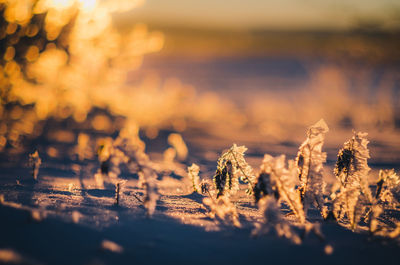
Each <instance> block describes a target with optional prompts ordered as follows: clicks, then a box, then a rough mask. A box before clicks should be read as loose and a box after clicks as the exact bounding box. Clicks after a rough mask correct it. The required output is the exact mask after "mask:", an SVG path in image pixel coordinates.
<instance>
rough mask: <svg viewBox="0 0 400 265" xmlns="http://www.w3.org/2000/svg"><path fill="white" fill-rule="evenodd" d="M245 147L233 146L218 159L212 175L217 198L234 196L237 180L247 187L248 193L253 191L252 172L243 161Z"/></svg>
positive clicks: (237, 186)
mask: <svg viewBox="0 0 400 265" xmlns="http://www.w3.org/2000/svg"><path fill="white" fill-rule="evenodd" d="M246 150H247V148H246V147H245V146H237V145H236V144H233V146H232V147H231V148H230V149H229V150H228V151H226V152H225V153H223V154H222V156H221V157H220V158H219V159H218V165H217V170H216V172H215V175H214V185H215V188H216V190H217V191H218V193H217V198H218V197H220V196H222V195H225V194H227V195H231V194H235V193H236V192H237V191H238V190H239V179H240V180H242V181H243V182H245V183H247V184H248V185H249V188H248V190H247V191H248V193H250V192H251V191H252V190H253V185H254V184H253V183H254V179H255V176H254V172H253V169H252V168H251V166H250V165H249V164H247V162H246V160H245V159H244V152H246Z"/></svg>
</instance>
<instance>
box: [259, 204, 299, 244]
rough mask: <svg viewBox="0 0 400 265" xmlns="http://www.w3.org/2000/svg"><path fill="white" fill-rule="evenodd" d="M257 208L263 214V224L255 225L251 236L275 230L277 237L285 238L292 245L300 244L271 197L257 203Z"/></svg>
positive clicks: (297, 236) (296, 235)
mask: <svg viewBox="0 0 400 265" xmlns="http://www.w3.org/2000/svg"><path fill="white" fill-rule="evenodd" d="M258 208H259V209H260V211H261V212H262V213H263V217H264V222H263V223H256V224H255V228H254V230H253V231H252V235H253V236H257V235H262V234H267V233H269V232H270V231H271V230H275V232H276V234H277V235H278V236H279V237H285V238H287V239H289V240H290V241H292V242H293V243H294V244H300V243H301V238H300V236H299V235H298V234H297V233H296V231H294V229H293V227H292V226H291V225H290V223H289V222H288V221H287V220H286V219H284V218H283V216H282V213H281V211H280V208H279V204H278V202H277V201H276V200H275V198H273V197H272V196H266V197H264V198H262V199H260V201H259V202H258Z"/></svg>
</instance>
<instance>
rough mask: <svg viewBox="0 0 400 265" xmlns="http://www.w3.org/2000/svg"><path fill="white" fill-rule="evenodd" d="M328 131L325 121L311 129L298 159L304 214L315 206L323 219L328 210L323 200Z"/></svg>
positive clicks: (301, 147)
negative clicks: (323, 146) (324, 147)
mask: <svg viewBox="0 0 400 265" xmlns="http://www.w3.org/2000/svg"><path fill="white" fill-rule="evenodd" d="M328 131H329V128H328V126H327V125H326V123H325V121H324V120H323V119H321V120H320V121H318V122H317V123H315V124H314V125H312V126H311V127H309V128H308V131H307V139H306V140H305V141H304V142H303V143H302V144H301V146H300V148H299V152H298V153H297V158H296V164H297V167H298V176H299V180H300V188H299V189H300V196H301V200H302V201H303V206H304V212H305V213H307V211H308V208H309V206H310V205H312V204H315V206H316V207H317V208H318V210H319V211H320V212H321V215H322V216H323V217H325V216H326V209H325V206H324V198H323V194H324V190H325V182H324V179H323V175H322V171H323V163H325V161H326V153H325V152H322V145H323V144H324V139H325V134H326V133H327V132H328Z"/></svg>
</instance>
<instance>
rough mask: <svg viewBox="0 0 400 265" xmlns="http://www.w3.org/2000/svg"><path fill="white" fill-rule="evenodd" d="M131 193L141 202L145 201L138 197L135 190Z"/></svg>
mask: <svg viewBox="0 0 400 265" xmlns="http://www.w3.org/2000/svg"><path fill="white" fill-rule="evenodd" d="M131 195H133V197H135V199H136V200H138V201H139V202H140V203H143V201H142V199H141V198H140V197H138V196H137V195H136V193H135V192H131Z"/></svg>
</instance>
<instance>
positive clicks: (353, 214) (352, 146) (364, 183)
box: [333, 132, 372, 229]
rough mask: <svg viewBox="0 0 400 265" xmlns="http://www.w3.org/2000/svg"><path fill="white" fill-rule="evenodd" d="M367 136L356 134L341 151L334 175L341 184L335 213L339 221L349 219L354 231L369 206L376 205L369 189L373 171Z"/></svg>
mask: <svg viewBox="0 0 400 265" xmlns="http://www.w3.org/2000/svg"><path fill="white" fill-rule="evenodd" d="M366 136H367V133H361V132H358V133H356V132H354V135H353V137H352V138H351V139H350V140H349V141H347V142H345V143H344V145H343V148H342V149H341V150H340V151H339V154H338V159H337V162H336V167H335V169H334V173H335V175H336V178H337V179H338V180H339V182H340V190H339V193H338V194H337V195H335V196H334V201H333V208H334V209H333V210H334V213H335V216H336V218H337V219H338V220H343V219H344V218H345V216H347V218H348V220H349V222H350V225H351V227H352V229H355V228H356V226H357V223H358V222H359V220H360V219H361V216H362V214H363V213H364V212H365V209H366V206H367V205H369V204H371V203H372V195H371V191H370V189H369V186H368V173H369V171H370V168H369V166H368V163H367V160H368V158H369V150H368V147H367V145H368V140H367V138H366Z"/></svg>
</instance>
